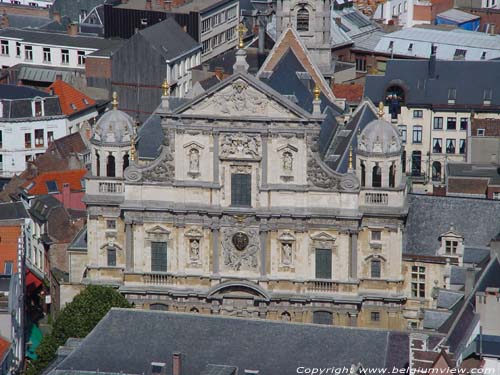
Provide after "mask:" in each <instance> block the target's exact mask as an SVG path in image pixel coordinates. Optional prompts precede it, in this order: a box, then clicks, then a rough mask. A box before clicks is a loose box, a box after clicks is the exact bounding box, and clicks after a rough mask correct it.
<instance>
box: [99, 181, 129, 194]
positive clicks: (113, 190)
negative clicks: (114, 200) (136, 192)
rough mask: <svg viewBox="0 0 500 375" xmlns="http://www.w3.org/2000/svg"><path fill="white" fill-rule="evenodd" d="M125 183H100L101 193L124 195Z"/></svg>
mask: <svg viewBox="0 0 500 375" xmlns="http://www.w3.org/2000/svg"><path fill="white" fill-rule="evenodd" d="M123 192H124V186H123V182H109V181H105V182H101V181H100V182H99V193H103V194H123Z"/></svg>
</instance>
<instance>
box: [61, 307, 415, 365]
mask: <svg viewBox="0 0 500 375" xmlns="http://www.w3.org/2000/svg"><path fill="white" fill-rule="evenodd" d="M393 340H397V342H396V343H398V342H400V341H401V340H400V337H399V336H397V335H396V336H394V335H393V334H391V332H389V331H384V330H369V329H359V328H358V329H357V328H340V327H333V326H322V325H314V324H296V323H285V322H276V321H269V320H253V319H252V320H250V319H240V318H230V317H222V316H209V315H200V314H180V313H171V312H159V311H144V310H142V311H141V310H134V309H112V310H111V311H110V312H109V313H108V314H107V315H106V316H105V317H104V318H103V319H102V320H101V322H99V324H98V325H97V326H96V327H95V328H94V330H93V331H92V332H91V333H90V334H89V335H88V336H87V338H86V339H85V340H84V342H83V343H82V344H81V345H80V347H78V348H77V349H76V350H75V351H74V352H73V353H71V354H70V355H69V356H68V357H67V358H66V359H65V360H64V361H62V362H61V363H60V364H59V365H58V366H57V370H60V371H64V370H70V369H73V370H75V371H91V372H93V371H96V370H99V372H101V373H102V372H114V373H120V372H121V371H123V372H124V373H129V374H132V373H135V374H141V373H147V372H148V370H149V367H150V363H151V362H164V363H166V367H167V368H172V361H171V356H172V353H173V352H181V353H182V356H183V373H186V374H200V373H201V372H202V371H203V370H204V369H205V367H206V365H207V364H220V365H227V366H234V367H238V368H239V369H240V371H243V370H244V369H252V370H259V371H260V373H261V374H294V373H296V369H297V367H299V366H306V367H332V366H334V367H341V366H348V367H350V366H351V365H352V364H358V363H361V364H362V365H363V366H364V367H385V366H386V364H387V363H388V362H390V363H391V364H394V365H395V366H397V367H398V368H402V367H404V365H405V364H406V363H407V361H408V354H407V352H406V355H402V356H401V358H399V356H395V357H392V356H389V355H388V349H389V348H390V347H391V344H392V341H393ZM130 343H133V346H134V350H130ZM407 348H408V345H406V346H404V347H402V348H401V349H402V350H401V351H402V352H403V353H404V351H405V350H407Z"/></svg>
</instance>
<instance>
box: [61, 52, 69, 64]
mask: <svg viewBox="0 0 500 375" xmlns="http://www.w3.org/2000/svg"><path fill="white" fill-rule="evenodd" d="M61 64H69V50H67V49H63V50H61Z"/></svg>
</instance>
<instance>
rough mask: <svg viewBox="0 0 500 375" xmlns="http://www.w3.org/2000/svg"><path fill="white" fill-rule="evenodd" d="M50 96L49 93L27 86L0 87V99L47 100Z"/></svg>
mask: <svg viewBox="0 0 500 375" xmlns="http://www.w3.org/2000/svg"><path fill="white" fill-rule="evenodd" d="M49 96H51V95H50V94H49V93H47V92H45V91H41V90H37V89H33V88H31V87H28V86H16V85H0V99H3V100H6V99H7V100H16V99H32V98H35V97H40V98H47V97H49Z"/></svg>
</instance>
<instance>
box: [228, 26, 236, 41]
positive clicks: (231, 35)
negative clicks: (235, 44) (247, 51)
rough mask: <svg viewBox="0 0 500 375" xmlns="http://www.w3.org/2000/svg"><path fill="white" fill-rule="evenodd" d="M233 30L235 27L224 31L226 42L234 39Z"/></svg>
mask: <svg viewBox="0 0 500 375" xmlns="http://www.w3.org/2000/svg"><path fill="white" fill-rule="evenodd" d="M235 30H236V28H235V27H231V28H230V29H228V30H226V41H230V40H232V39H233V38H234V35H235Z"/></svg>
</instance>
